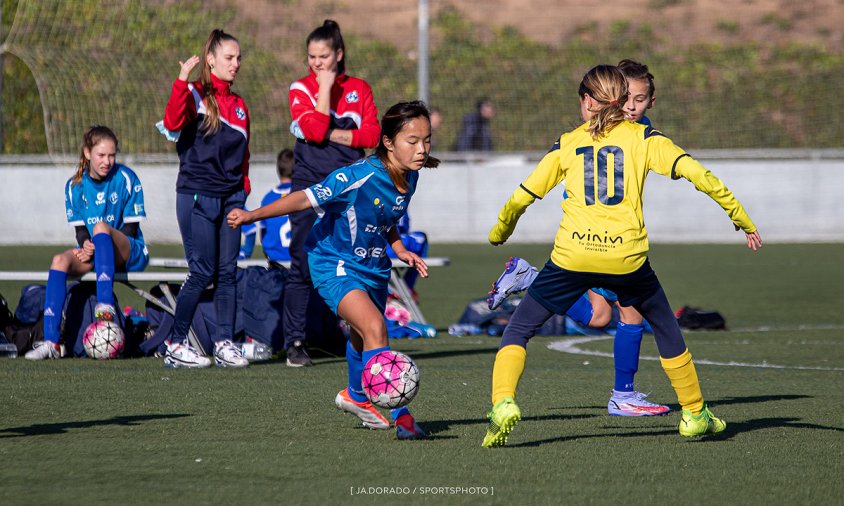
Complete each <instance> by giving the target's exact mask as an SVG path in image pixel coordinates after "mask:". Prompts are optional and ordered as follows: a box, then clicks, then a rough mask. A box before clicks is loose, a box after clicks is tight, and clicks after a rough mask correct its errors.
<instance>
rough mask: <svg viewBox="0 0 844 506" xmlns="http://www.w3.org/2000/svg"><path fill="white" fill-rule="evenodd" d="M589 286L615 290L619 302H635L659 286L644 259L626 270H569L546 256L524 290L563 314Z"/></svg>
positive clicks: (554, 310)
mask: <svg viewBox="0 0 844 506" xmlns="http://www.w3.org/2000/svg"><path fill="white" fill-rule="evenodd" d="M593 286H600V287H601V288H606V289H607V290H612V291H613V292H615V293H616V294H617V295H618V302H619V303H620V304H621V305H622V306H636V305H638V304H640V303H642V302H644V301H645V300H647V299H649V298H650V297H651V296H653V295H654V294H655V293H656V292H658V291H659V289H660V288H661V286H660V284H659V279H657V277H656V273H655V272H654V271H653V269H651V264H650V262H648V260H647V259H646V260H645V263H644V264H642V266H641V267H639V268H638V269H636V270H635V271H633V272H631V273H629V274H604V273H599V272H577V271H569V270H566V269H563V268H561V267H558V266H557V265H556V264H554V262H552V261H551V260H548V262H547V263H546V264H545V267H544V268H543V269H542V270H541V271H540V272H539V275H538V276H537V277H536V279H535V280H534V281H533V283H532V284H531V285H530V288H529V289H528V293H529V294H530V295H531V296H532V297H533V298H534V299H536V301H537V302H539V303H540V304H542V306H543V307H545V309H547V310H549V311H553V312H554V313H557V314H565V312H566V311H568V309H569V308H570V307H571V305H572V304H574V302H575V301H576V300H577V299H578V298H579V297H581V296H582V295H583V294H584V293H585V292H586V290H588V289H590V288H592V287H593Z"/></svg>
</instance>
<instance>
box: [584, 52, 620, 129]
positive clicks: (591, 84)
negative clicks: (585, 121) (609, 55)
mask: <svg viewBox="0 0 844 506" xmlns="http://www.w3.org/2000/svg"><path fill="white" fill-rule="evenodd" d="M627 93H628V91H627V79H626V78H625V77H624V74H623V73H622V72H621V71H620V70H619V69H618V67H616V66H615V65H597V66H595V67H592V68H591V69H589V72H587V73H586V75H584V76H583V80H582V81H581V82H580V87H579V88H578V91H577V95H578V97H580V99H581V100H583V99H584V96H585V95H589V97H591V98H592V100H594V101H595V102H597V104H598V106H599V109H597V110H592V109H590V111H591V112H593V113H595V114H594V115H593V116H592V119H590V120H589V127H588V128H587V129H588V130H589V133H590V134H592V138H593V139H596V140H597V139H598V138H600V137H602V136H603V135H605V134H606V133H607V132H609V131H610V130H612V129H613V128H615V127H616V126H617V125H618V124H620V123H621V122H622V121H624V111H623V110H622V107H624V103H625V102H627Z"/></svg>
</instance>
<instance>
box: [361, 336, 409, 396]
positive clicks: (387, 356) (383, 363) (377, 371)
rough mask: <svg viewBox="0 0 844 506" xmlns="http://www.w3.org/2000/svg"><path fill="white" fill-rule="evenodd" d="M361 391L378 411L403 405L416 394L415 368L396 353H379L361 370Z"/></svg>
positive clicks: (405, 356)
mask: <svg viewBox="0 0 844 506" xmlns="http://www.w3.org/2000/svg"><path fill="white" fill-rule="evenodd" d="M361 380H362V382H363V391H364V393H365V394H366V397H367V398H368V399H369V401H370V402H371V403H372V404H374V405H376V406H378V407H381V408H389V409H393V408H399V407H401V406H405V405H407V404H408V403H409V402H410V401H412V400H413V397H414V396H416V392H418V391H419V368H418V367H416V363H415V362H414V361H413V359H411V358H410V357H408V356H407V355H405V354H404V353H400V352H398V351H392V350H387V351H382V352H381V353H378V354H377V355H375V356H373V357H372V358H370V359H369V360H368V361H367V362H366V364H365V365H364V367H363V376H362V377H361Z"/></svg>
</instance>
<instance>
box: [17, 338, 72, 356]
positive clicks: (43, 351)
mask: <svg viewBox="0 0 844 506" xmlns="http://www.w3.org/2000/svg"><path fill="white" fill-rule="evenodd" d="M63 356H64V346H63V345H60V344H58V343H53V342H51V341H36V342H35V343H33V345H32V349H31V350H29V351H28V352H26V354H25V355H24V356H23V358H25V359H27V360H44V359H47V358H62V357H63Z"/></svg>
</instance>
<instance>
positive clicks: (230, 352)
mask: <svg viewBox="0 0 844 506" xmlns="http://www.w3.org/2000/svg"><path fill="white" fill-rule="evenodd" d="M214 361H215V362H217V367H246V366H248V365H249V361H248V360H246V359H245V358H243V352H242V351H241V350H240V348H238V347H237V346H235V345H234V343H233V342H231V341H229V340H228V339H227V340H225V341H220V342H218V343H217V344H216V345H214Z"/></svg>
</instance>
